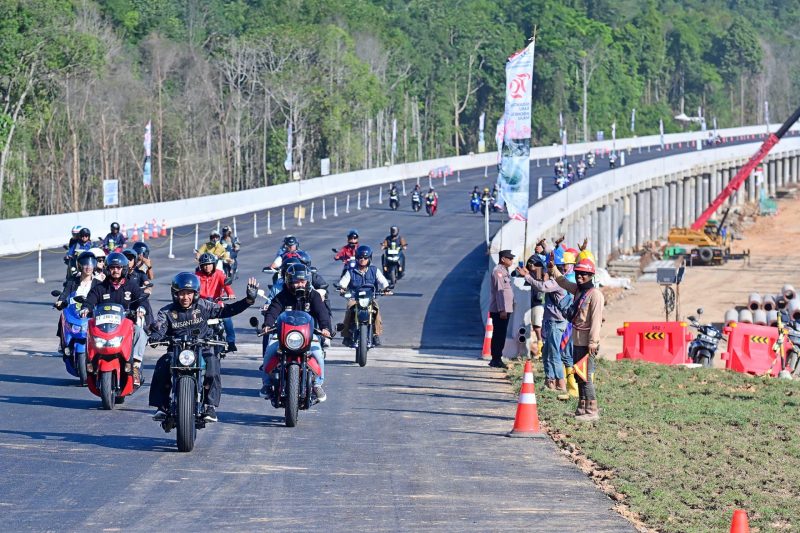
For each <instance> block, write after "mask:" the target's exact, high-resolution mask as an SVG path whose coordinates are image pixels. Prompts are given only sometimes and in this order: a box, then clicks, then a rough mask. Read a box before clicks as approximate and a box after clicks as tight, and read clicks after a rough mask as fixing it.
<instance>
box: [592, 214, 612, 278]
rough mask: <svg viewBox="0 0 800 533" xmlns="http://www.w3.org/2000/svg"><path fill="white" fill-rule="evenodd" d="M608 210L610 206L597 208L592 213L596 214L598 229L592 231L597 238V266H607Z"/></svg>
mask: <svg viewBox="0 0 800 533" xmlns="http://www.w3.org/2000/svg"><path fill="white" fill-rule="evenodd" d="M606 211H608V206H602V207H597V208H595V209H594V210H593V211H592V213H593V215H594V216H596V219H595V220H597V230H596V231H593V232H592V235H593V236H595V235H596V236H597V239H595V241H594V242H595V248H596V249H595V253H596V254H597V266H599V267H600V268H605V266H606V248H607V247H608V235H607V234H608V224H607V223H606Z"/></svg>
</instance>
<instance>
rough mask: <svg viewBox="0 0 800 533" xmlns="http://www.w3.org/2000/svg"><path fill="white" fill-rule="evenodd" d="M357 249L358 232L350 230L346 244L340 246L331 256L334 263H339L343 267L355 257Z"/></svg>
mask: <svg viewBox="0 0 800 533" xmlns="http://www.w3.org/2000/svg"><path fill="white" fill-rule="evenodd" d="M357 248H358V232H357V231H356V230H354V229H351V230H350V231H349V232H348V233H347V244H345V245H344V246H342V247H341V248H340V249H339V251H338V252H336V255H334V256H333V260H334V261H341V262H343V263H344V264H345V265H347V263H348V262H349V261H350V259H352V258H353V257H354V256H355V255H356V249H357Z"/></svg>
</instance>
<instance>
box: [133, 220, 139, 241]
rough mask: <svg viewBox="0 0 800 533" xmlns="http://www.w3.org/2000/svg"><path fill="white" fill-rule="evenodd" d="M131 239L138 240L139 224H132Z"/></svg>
mask: <svg viewBox="0 0 800 533" xmlns="http://www.w3.org/2000/svg"><path fill="white" fill-rule="evenodd" d="M131 241H133V242H138V241H139V225H138V224H134V225H133V235H131Z"/></svg>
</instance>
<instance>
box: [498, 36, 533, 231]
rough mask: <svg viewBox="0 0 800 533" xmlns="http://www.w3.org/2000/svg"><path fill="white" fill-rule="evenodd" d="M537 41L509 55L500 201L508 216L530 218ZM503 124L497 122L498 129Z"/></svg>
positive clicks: (500, 174) (499, 183)
mask: <svg viewBox="0 0 800 533" xmlns="http://www.w3.org/2000/svg"><path fill="white" fill-rule="evenodd" d="M535 47H536V42H535V41H532V42H531V44H529V45H528V46H527V47H525V49H523V50H520V51H519V52H517V53H515V54H514V55H512V56H511V57H509V58H508V62H507V63H506V105H505V114H504V115H503V117H504V119H503V120H504V123H503V129H502V132H503V145H502V151H501V153H502V156H501V164H500V173H499V175H498V176H497V182H498V185H499V187H500V198H499V199H500V200H501V201H500V202H498V203H499V204H500V205H502V204H503V203H505V205H506V206H507V209H508V217H509V218H510V219H512V220H521V221H525V220H527V216H528V205H529V203H530V197H529V190H530V171H531V165H530V159H531V107H532V101H531V100H532V96H533V88H532V85H533V83H532V81H533V54H534V50H535ZM499 129H500V125H499V124H498V131H499Z"/></svg>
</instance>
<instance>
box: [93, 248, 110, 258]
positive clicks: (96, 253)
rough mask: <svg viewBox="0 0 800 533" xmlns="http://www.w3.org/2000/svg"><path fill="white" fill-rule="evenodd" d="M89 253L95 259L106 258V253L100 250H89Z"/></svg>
mask: <svg viewBox="0 0 800 533" xmlns="http://www.w3.org/2000/svg"><path fill="white" fill-rule="evenodd" d="M89 252H90V253H91V254H92V255H93V256H94V258H95V259H100V258H101V257H102V258H103V259H105V257H106V253H105V252H104V251H103V250H102V249H101V248H89Z"/></svg>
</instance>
